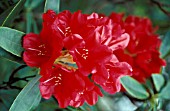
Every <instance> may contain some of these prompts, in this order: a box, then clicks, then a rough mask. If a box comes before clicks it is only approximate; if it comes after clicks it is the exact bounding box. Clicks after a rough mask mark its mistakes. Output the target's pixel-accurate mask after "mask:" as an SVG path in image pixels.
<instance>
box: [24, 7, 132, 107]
mask: <svg viewBox="0 0 170 111" xmlns="http://www.w3.org/2000/svg"><path fill="white" fill-rule="evenodd" d="M129 38H130V37H129V35H128V34H127V33H125V30H124V29H123V28H122V24H120V23H118V22H117V23H116V22H114V21H113V20H112V19H110V18H109V17H106V16H103V15H98V14H97V13H93V14H91V15H88V14H82V13H81V11H77V12H75V13H71V12H69V11H67V10H66V11H63V12H61V13H59V14H56V13H55V12H54V11H52V10H48V11H47V13H45V14H43V28H42V31H41V33H40V34H39V35H37V34H33V33H30V34H27V35H26V36H25V37H24V40H23V47H24V49H25V51H24V54H23V58H24V61H25V62H26V64H27V65H29V66H31V67H39V68H40V74H41V76H42V77H41V79H40V91H41V95H42V97H43V98H45V99H49V98H50V97H51V96H52V95H53V96H54V97H55V98H56V99H57V100H58V103H59V106H60V107H62V108H64V107H67V106H68V105H70V106H74V107H79V106H81V105H83V103H84V102H87V103H88V104H90V105H94V104H95V103H96V102H97V100H98V95H99V96H102V93H101V91H100V88H99V86H101V87H102V88H103V89H104V90H105V91H106V92H108V93H110V94H114V93H116V92H118V91H120V86H121V85H120V82H119V79H120V78H121V77H122V76H125V75H131V72H132V68H131V66H130V65H129V64H128V63H126V62H119V61H118V59H117V57H116V56H115V54H114V52H115V51H116V50H119V49H124V48H125V47H126V46H127V45H128V42H129Z"/></svg>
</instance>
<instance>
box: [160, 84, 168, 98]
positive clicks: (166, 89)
mask: <svg viewBox="0 0 170 111" xmlns="http://www.w3.org/2000/svg"><path fill="white" fill-rule="evenodd" d="M159 96H160V97H161V98H163V99H170V81H169V82H168V83H167V85H166V86H165V87H164V88H163V89H162V91H161V93H160V94H159Z"/></svg>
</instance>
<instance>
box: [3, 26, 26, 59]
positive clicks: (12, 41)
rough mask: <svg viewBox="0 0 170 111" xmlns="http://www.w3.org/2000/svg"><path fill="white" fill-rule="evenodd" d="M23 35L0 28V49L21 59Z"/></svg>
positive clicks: (12, 30)
mask: <svg viewBox="0 0 170 111" xmlns="http://www.w3.org/2000/svg"><path fill="white" fill-rule="evenodd" d="M23 35H24V33H23V32H20V31H17V30H14V29H10V28H7V27H0V47H2V48H3V49H5V50H6V51H8V52H10V53H12V54H14V55H16V56H19V57H21V53H22V51H23V48H22V45H21V43H22V42H21V41H22V36H23Z"/></svg>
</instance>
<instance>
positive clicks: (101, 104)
mask: <svg viewBox="0 0 170 111" xmlns="http://www.w3.org/2000/svg"><path fill="white" fill-rule="evenodd" d="M97 106H98V108H99V109H100V110H101V111H135V110H136V109H137V106H135V105H134V104H133V103H132V102H131V101H130V100H129V98H128V97H126V96H123V95H122V94H121V95H120V94H119V93H117V94H115V95H114V97H113V98H110V97H107V96H104V97H101V98H99V101H98V103H97ZM122 106H126V107H122ZM86 111H87V110H86ZM92 111H93V110H92Z"/></svg>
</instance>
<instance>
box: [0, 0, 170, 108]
mask: <svg viewBox="0 0 170 111" xmlns="http://www.w3.org/2000/svg"><path fill="white" fill-rule="evenodd" d="M52 1H54V3H50V4H51V5H53V6H51V7H53V8H55V7H56V9H57V7H58V6H59V7H60V11H63V10H70V11H71V12H75V11H77V10H81V11H82V12H83V13H89V14H90V13H92V12H97V13H103V14H105V15H109V14H111V12H113V11H114V12H118V13H124V14H125V16H127V15H137V16H141V17H148V18H150V19H151V21H152V22H153V25H154V26H155V27H156V26H158V27H159V30H158V31H157V33H158V34H159V35H161V36H160V37H161V39H163V45H162V46H161V48H160V51H161V52H162V53H163V54H164V55H163V57H164V59H165V60H166V62H167V66H166V67H164V68H163V70H162V74H163V78H164V79H165V83H163V84H164V86H159V85H158V83H157V82H155V81H154V80H155V79H156V78H153V79H150V80H149V82H147V83H146V85H145V87H146V88H148V89H149V90H150V91H149V92H150V99H149V100H143V101H139V100H138V99H135V98H133V97H132V96H131V95H129V94H127V93H117V94H115V95H109V94H107V93H105V97H103V98H99V101H98V103H97V104H96V105H94V106H89V105H87V104H84V106H82V107H80V108H72V107H68V108H66V109H60V108H58V105H57V101H56V100H55V99H54V98H51V99H49V100H44V99H42V100H41V103H40V104H39V106H38V107H37V108H36V109H35V111H47V110H48V111H70V110H71V111H82V110H83V111H134V110H136V111H145V110H146V111H148V110H150V111H151V110H154V111H157V110H160V109H161V110H165V111H170V97H169V96H170V94H169V92H168V91H170V85H169V84H170V50H169V49H170V41H169V40H170V35H169V31H170V0H60V2H58V0H52ZM19 2H21V0H0V25H4V26H8V27H10V28H13V29H17V30H20V31H22V32H25V33H29V32H34V33H39V32H40V30H41V28H42V14H43V12H44V8H45V9H46V8H47V9H49V7H44V6H45V3H46V0H22V4H20V5H19V6H18V7H16V6H17V4H18V3H19ZM56 3H60V4H59V5H57V4H56ZM23 4H24V5H23ZM22 7H23V8H22ZM13 9H15V10H17V12H15V13H14V14H13V15H11V14H10V13H11V11H12V10H13ZM13 11H14V10H13ZM9 15H10V18H12V19H13V20H12V19H10V20H6V21H8V23H4V20H5V19H6V17H7V16H9ZM0 49H1V47H0ZM6 55H7V56H6ZM0 56H1V57H0V70H1V72H0V88H1V89H0V111H8V110H9V108H10V106H11V104H12V103H13V101H14V99H15V98H16V96H17V94H18V93H19V92H20V90H21V89H22V88H23V87H24V86H25V85H26V84H27V82H28V80H30V78H27V79H28V80H21V81H18V82H14V83H13V84H12V86H10V85H6V86H2V85H1V84H4V83H7V82H9V81H10V78H11V75H12V74H14V75H13V76H12V78H25V77H29V76H34V75H36V74H37V73H38V71H37V70H36V69H35V68H30V67H26V66H25V67H23V68H22V69H20V70H18V71H16V70H17V68H18V67H21V66H22V65H21V64H19V63H15V62H12V61H9V60H8V59H6V58H9V59H10V60H16V57H14V56H13V55H11V54H10V53H9V52H6V51H5V50H3V49H2V50H0ZM20 59H21V58H17V61H21V60H20ZM21 62H22V61H21ZM15 71H16V72H15ZM14 72H15V73H14ZM163 81H164V80H163ZM153 82H154V84H153ZM156 85H157V86H156ZM2 87H5V89H4V88H2ZM155 87H156V88H157V87H159V88H158V89H159V90H160V96H159V97H158V96H157V94H158V91H156V88H155ZM162 87H163V88H162ZM164 94H165V95H164ZM155 103H156V104H155ZM151 106H152V107H151Z"/></svg>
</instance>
